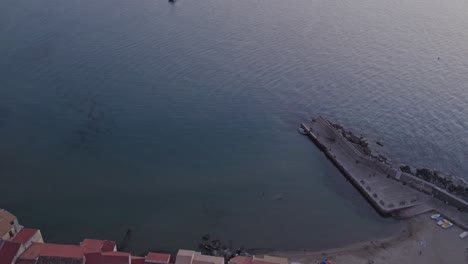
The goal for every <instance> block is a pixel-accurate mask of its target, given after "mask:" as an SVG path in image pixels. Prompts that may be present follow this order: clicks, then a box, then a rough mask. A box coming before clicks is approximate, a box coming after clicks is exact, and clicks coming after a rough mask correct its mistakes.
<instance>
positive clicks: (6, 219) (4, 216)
mask: <svg viewBox="0 0 468 264" xmlns="http://www.w3.org/2000/svg"><path fill="white" fill-rule="evenodd" d="M15 219H16V216H14V215H13V214H11V213H10V212H8V211H7V210H5V209H0V238H1V237H3V235H4V234H6V233H8V231H10V229H11V227H12V226H13V224H12V222H13V221H14V220H15Z"/></svg>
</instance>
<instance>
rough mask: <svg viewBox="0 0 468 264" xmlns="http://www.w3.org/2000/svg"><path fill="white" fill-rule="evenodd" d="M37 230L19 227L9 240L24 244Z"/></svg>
mask: <svg viewBox="0 0 468 264" xmlns="http://www.w3.org/2000/svg"><path fill="white" fill-rule="evenodd" d="M37 231H39V230H38V229H34V228H21V230H20V231H19V232H18V234H16V236H15V237H14V238H13V239H12V240H11V241H13V242H18V243H21V244H24V243H26V242H28V241H29V240H30V239H31V238H32V237H33V236H34V235H35V234H36V233H37Z"/></svg>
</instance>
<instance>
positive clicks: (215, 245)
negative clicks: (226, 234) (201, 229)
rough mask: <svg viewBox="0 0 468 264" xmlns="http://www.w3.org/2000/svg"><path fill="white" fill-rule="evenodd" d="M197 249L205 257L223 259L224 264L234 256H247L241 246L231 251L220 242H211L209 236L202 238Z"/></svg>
mask: <svg viewBox="0 0 468 264" xmlns="http://www.w3.org/2000/svg"><path fill="white" fill-rule="evenodd" d="M198 247H199V248H200V250H201V251H202V252H203V253H204V254H205V255H211V256H216V257H223V258H224V261H225V262H226V263H228V262H229V260H230V259H231V258H233V257H235V256H249V254H248V253H247V252H246V251H245V250H244V247H243V246H242V247H240V248H238V249H237V250H235V251H233V250H231V249H230V248H229V247H228V246H227V245H225V244H223V243H222V242H221V240H218V239H213V240H211V239H210V235H209V234H206V235H204V236H203V237H202V242H201V243H200V244H199V245H198Z"/></svg>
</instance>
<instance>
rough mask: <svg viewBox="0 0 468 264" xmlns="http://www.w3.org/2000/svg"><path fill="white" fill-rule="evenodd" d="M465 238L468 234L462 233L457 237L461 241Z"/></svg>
mask: <svg viewBox="0 0 468 264" xmlns="http://www.w3.org/2000/svg"><path fill="white" fill-rule="evenodd" d="M467 236H468V232H466V231H465V232H463V233H461V234H460V235H459V237H460V238H461V239H463V238H465V237H467Z"/></svg>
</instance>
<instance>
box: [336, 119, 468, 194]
mask: <svg viewBox="0 0 468 264" xmlns="http://www.w3.org/2000/svg"><path fill="white" fill-rule="evenodd" d="M327 121H328V122H329V123H330V124H331V125H332V126H333V127H334V128H335V129H336V130H338V131H339V132H340V133H341V135H342V136H343V137H344V138H345V139H346V140H347V141H349V142H350V143H352V144H353V145H354V146H355V147H356V148H357V149H358V150H359V151H361V152H362V153H363V154H364V155H366V156H368V157H370V158H372V159H374V160H377V161H379V162H382V163H384V164H386V165H388V166H390V167H393V166H392V164H390V163H389V161H388V159H387V157H385V156H383V155H381V154H374V153H373V152H372V149H371V148H370V147H369V140H368V139H366V138H365V137H363V136H362V135H360V136H357V135H355V134H354V133H353V132H352V131H350V130H346V129H345V128H344V127H343V126H342V125H340V124H337V123H333V122H331V121H330V120H327ZM375 143H376V144H377V145H379V146H383V143H382V142H380V141H376V142H375ZM399 169H400V171H402V172H404V173H408V174H411V175H413V176H415V177H417V178H419V179H422V180H424V181H426V182H428V183H431V184H434V185H436V186H437V187H439V188H441V189H443V190H445V191H447V192H449V193H451V194H453V195H455V196H457V197H459V198H461V199H463V200H465V201H468V182H467V181H466V180H464V179H462V178H459V177H455V176H452V175H448V174H445V173H442V172H440V171H438V170H433V169H429V168H415V167H412V166H410V165H406V164H402V165H400V166H399Z"/></svg>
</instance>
